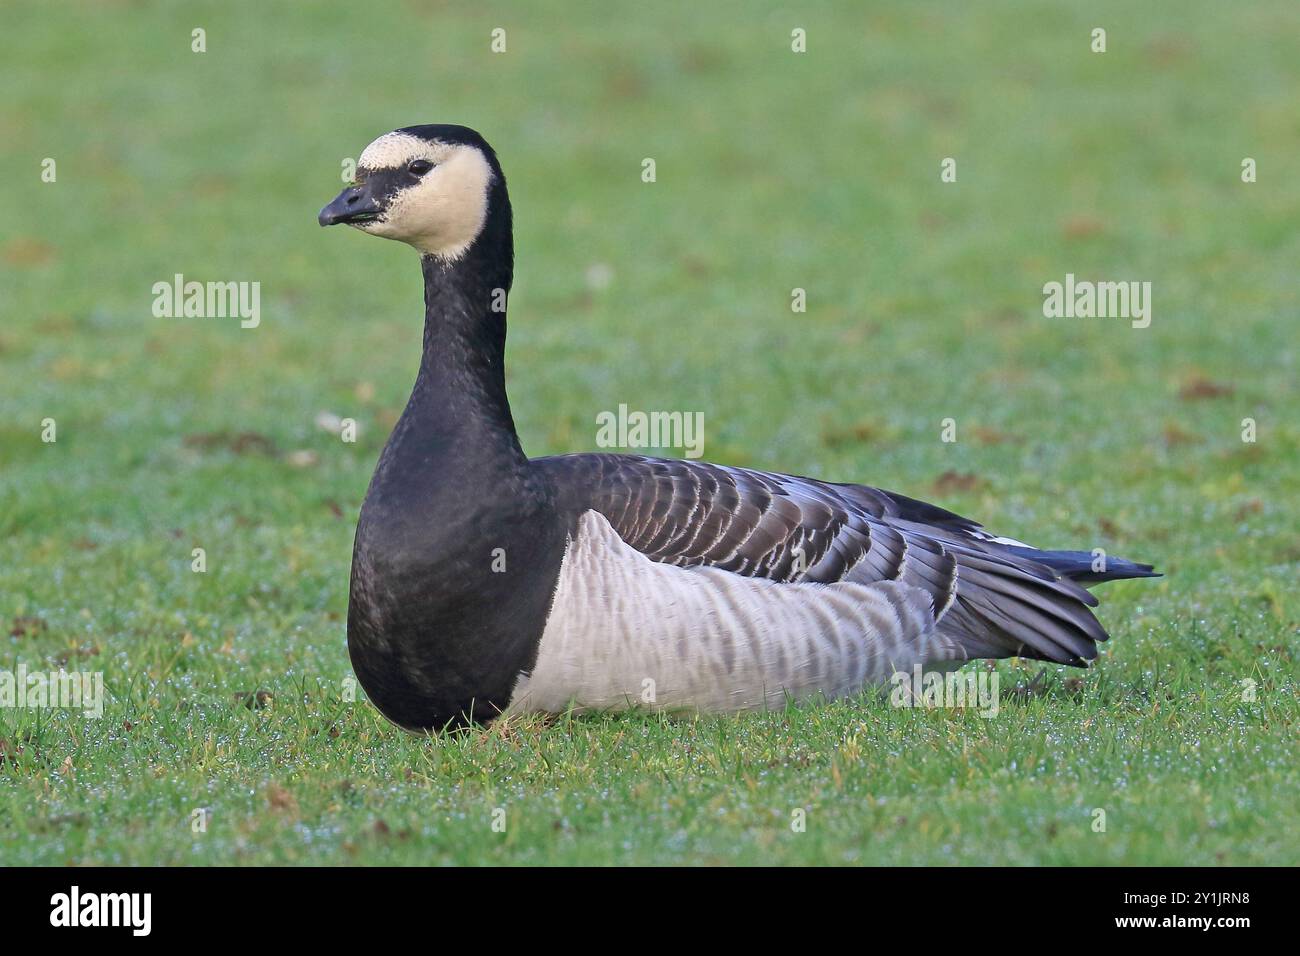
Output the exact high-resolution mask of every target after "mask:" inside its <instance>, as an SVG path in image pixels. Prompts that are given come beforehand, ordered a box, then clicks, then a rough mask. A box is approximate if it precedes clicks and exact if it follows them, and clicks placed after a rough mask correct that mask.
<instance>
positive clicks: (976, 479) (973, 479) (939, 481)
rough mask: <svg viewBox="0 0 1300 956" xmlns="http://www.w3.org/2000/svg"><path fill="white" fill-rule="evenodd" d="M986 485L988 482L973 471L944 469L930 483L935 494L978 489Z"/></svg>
mask: <svg viewBox="0 0 1300 956" xmlns="http://www.w3.org/2000/svg"><path fill="white" fill-rule="evenodd" d="M987 487H988V482H987V481H985V480H984V479H983V478H981V477H980V476H979V475H977V474H975V473H974V472H973V471H953V470H952V469H949V470H948V471H945V472H944V473H943V474H942V475H940V476H939V477H938V478H936V479H934V482H933V483H932V484H931V485H930V489H931V490H932V491H933V492H934V493H935V494H936V495H949V494H953V493H955V492H959V491H979V490H981V489H983V488H987Z"/></svg>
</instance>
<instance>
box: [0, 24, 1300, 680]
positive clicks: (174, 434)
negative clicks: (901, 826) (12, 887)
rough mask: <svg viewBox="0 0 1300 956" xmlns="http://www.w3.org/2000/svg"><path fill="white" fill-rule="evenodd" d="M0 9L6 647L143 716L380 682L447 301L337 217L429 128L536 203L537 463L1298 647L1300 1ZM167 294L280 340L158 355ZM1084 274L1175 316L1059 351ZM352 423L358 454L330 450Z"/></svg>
mask: <svg viewBox="0 0 1300 956" xmlns="http://www.w3.org/2000/svg"><path fill="white" fill-rule="evenodd" d="M4 19H5V28H4V30H3V32H2V33H0V76H2V77H3V90H4V94H5V95H4V103H3V105H2V106H0V164H2V168H3V171H4V176H3V185H0V190H2V191H3V194H2V195H3V201H2V202H0V209H3V210H4V212H3V213H2V214H0V218H2V219H3V222H4V226H3V231H2V232H0V316H2V318H0V402H3V416H0V539H3V542H4V548H3V560H0V616H3V618H4V619H5V622H6V623H8V622H17V621H19V620H33V619H34V620H39V621H41V624H40V629H39V633H38V634H36V635H35V637H32V636H31V635H26V636H11V637H10V638H8V640H9V641H10V651H11V654H18V653H30V652H31V649H33V648H34V649H35V650H36V652H37V653H38V654H40V655H44V656H46V657H48V658H49V659H51V660H54V659H57V658H58V657H59V656H60V655H70V656H68V657H67V659H70V660H78V659H84V658H89V657H95V658H97V660H96V661H95V666H96V667H107V668H108V669H109V670H110V675H111V674H112V673H113V671H114V669H115V668H116V669H119V671H120V674H119V676H120V678H121V680H120V682H129V679H130V678H129V675H131V674H132V673H134V672H135V670H136V669H138V668H139V667H140V666H141V664H142V662H143V663H144V664H145V665H147V666H148V667H150V668H152V670H151V671H150V673H151V675H152V676H151V679H152V680H154V681H156V682H159V684H155V685H152V686H159V685H165V684H166V683H167V682H168V681H173V682H180V684H181V685H182V686H183V685H185V684H186V682H193V683H195V684H196V685H202V686H217V687H227V686H231V687H243V686H245V685H247V686H254V685H256V684H257V683H258V682H259V680H261V679H263V677H262V675H264V674H270V673H275V674H282V673H283V672H284V670H285V667H286V662H287V666H288V667H289V669H290V673H291V674H292V673H297V674H321V673H324V674H332V675H335V676H338V675H341V674H344V673H346V671H347V660H346V652H345V650H344V645H343V624H342V619H341V618H342V615H343V613H344V610H345V606H346V581H347V573H348V562H349V558H350V546H351V537H352V532H353V529H354V526H355V518H356V513H357V509H358V507H359V505H360V502H361V499H362V496H363V494H364V491H365V488H366V483H367V480H368V478H369V475H370V472H371V469H372V468H373V465H374V461H375V458H376V456H377V454H378V452H379V449H380V448H381V447H382V444H383V442H384V440H385V438H386V437H387V434H388V431H389V429H390V428H391V426H392V424H393V422H394V421H395V419H396V416H397V415H398V413H399V412H400V410H401V408H402V406H403V404H404V402H405V399H406V396H407V393H408V389H409V387H410V383H411V381H412V380H413V378H414V374H415V369H416V366H417V362H418V354H419V343H420V336H421V321H422V309H421V298H420V296H421V282H420V273H419V269H418V266H417V260H416V257H415V255H414V253H413V252H411V250H409V249H408V248H406V247H404V246H401V245H398V244H395V243H386V242H378V241H374V240H372V239H369V238H367V237H364V236H361V235H358V234H354V233H352V232H350V231H343V230H329V231H325V230H322V229H320V228H319V227H318V226H317V224H316V213H317V211H318V210H319V209H320V207H321V206H322V205H324V204H325V203H326V202H327V201H328V200H329V199H330V198H332V197H333V196H334V195H335V194H336V193H337V192H338V191H339V189H340V188H341V186H342V183H341V172H342V169H343V164H344V163H345V161H346V160H348V159H349V158H352V159H355V158H356V157H357V156H358V155H359V153H360V151H361V150H362V149H363V148H364V146H365V145H366V144H367V143H368V142H369V141H370V140H371V139H373V138H374V137H376V136H377V135H379V134H381V133H383V132H385V131H387V130H390V129H392V128H395V127H400V126H406V125H412V124H419V123H435V122H437V123H442V122H449V123H461V124H465V125H468V126H472V127H474V128H476V129H478V130H479V131H480V132H482V133H483V134H484V136H485V137H486V138H487V139H488V141H489V142H491V143H492V144H493V145H494V147H495V148H496V150H497V152H498V154H499V156H500V158H501V162H502V165H503V166H504V169H505V172H506V175H507V177H508V180H509V186H510V192H511V197H512V200H513V204H514V212H515V223H516V235H515V247H516V260H517V268H516V273H515V285H514V290H513V294H512V296H511V299H510V339H509V347H508V369H509V385H510V392H511V396H512V401H513V406H514V412H515V418H516V421H517V423H518V425H519V429H520V432H521V436H522V440H523V444H524V447H525V449H526V450H527V451H528V452H529V453H530V454H533V455H541V454H552V453H560V452H568V451H584V450H594V448H595V437H596V415H597V414H598V413H599V412H601V411H603V410H613V409H617V407H618V405H619V404H620V403H626V404H627V405H628V406H629V407H631V408H633V409H645V410H654V409H667V410H683V411H702V412H704V415H705V445H704V457H705V458H706V459H708V460H712V461H717V462H721V463H730V464H743V465H748V466H753V467H758V468H763V469H771V470H781V471H788V472H793V473H800V474H811V475H815V476H818V477H822V478H826V479H830V480H835V481H861V482H866V483H871V484H876V485H880V486H883V487H887V488H891V489H894V490H897V491H900V492H903V493H905V494H909V495H912V496H915V497H922V498H927V499H929V500H933V501H935V502H937V503H939V504H942V505H944V506H946V507H949V508H952V509H954V510H957V511H960V512H963V513H965V514H968V515H970V516H971V517H974V518H976V519H978V520H981V521H983V522H984V523H985V524H987V525H989V526H991V527H993V528H994V529H996V530H997V531H998V532H1000V533H1004V534H1009V535H1013V536H1016V537H1021V538H1025V539H1028V540H1030V541H1032V542H1034V543H1038V544H1041V545H1044V546H1077V547H1083V548H1089V547H1104V548H1106V549H1107V550H1109V551H1113V552H1114V553H1119V554H1123V555H1125V556H1126V557H1130V558H1134V559H1138V560H1145V561H1153V562H1155V563H1156V564H1158V565H1159V566H1160V567H1161V568H1162V570H1165V571H1167V572H1170V574H1169V576H1168V577H1167V578H1165V579H1164V580H1163V581H1162V582H1160V583H1159V584H1155V585H1151V586H1147V587H1145V588H1143V589H1125V588H1120V589H1118V590H1116V591H1114V592H1112V598H1111V601H1112V603H1110V604H1109V605H1108V608H1109V610H1108V612H1107V613H1103V619H1107V620H1108V623H1109V624H1110V625H1111V629H1112V631H1113V632H1116V633H1117V634H1122V635H1123V636H1124V644H1123V647H1122V648H1121V649H1120V650H1119V651H1116V653H1121V652H1122V653H1125V654H1131V655H1135V658H1136V657H1142V656H1143V655H1156V656H1161V657H1170V656H1172V657H1177V656H1179V655H1182V654H1186V653H1189V651H1188V648H1189V647H1191V648H1198V647H1199V648H1200V652H1204V651H1205V649H1206V647H1207V646H1211V645H1213V644H1214V642H1215V641H1220V640H1222V641H1224V642H1226V643H1225V644H1224V646H1225V647H1229V648H1230V650H1228V651H1223V653H1238V654H1240V655H1242V656H1243V659H1247V658H1249V657H1250V656H1251V655H1252V653H1253V651H1252V648H1253V647H1254V644H1255V638H1252V639H1251V642H1249V644H1248V645H1241V646H1240V647H1238V646H1237V645H1234V644H1232V643H1231V640H1232V638H1231V634H1232V633H1235V632H1234V631H1233V627H1231V626H1229V625H1228V624H1227V623H1226V618H1225V615H1228V614H1229V609H1232V610H1231V614H1232V615H1233V616H1234V617H1245V618H1248V619H1250V620H1254V621H1257V622H1259V623H1260V627H1261V630H1260V632H1259V635H1258V641H1261V642H1264V643H1263V644H1261V645H1260V646H1264V645H1268V644H1269V642H1272V643H1273V644H1276V643H1278V642H1279V641H1281V642H1284V643H1287V644H1288V645H1289V642H1290V641H1291V639H1292V638H1293V636H1294V622H1295V606H1294V603H1288V602H1294V597H1293V595H1292V593H1291V592H1292V590H1293V585H1294V580H1295V570H1296V562H1297V560H1298V559H1300V541H1298V540H1297V520H1296V519H1297V500H1296V499H1297V494H1296V492H1297V488H1300V465H1298V460H1297V446H1298V444H1300V433H1298V431H1297V415H1296V413H1297V410H1298V405H1297V397H1296V389H1295V382H1296V378H1297V370H1296V364H1295V345H1296V339H1297V328H1298V324H1297V308H1298V307H1300V278H1298V277H1297V270H1296V265H1297V262H1298V261H1300V243H1298V241H1297V230H1296V223H1297V216H1298V215H1300V167H1298V166H1297V156H1300V113H1297V110H1296V104H1297V93H1298V91H1300V87H1298V82H1297V81H1298V80H1300V5H1297V4H1295V3H1293V2H1266V3H1255V4H1233V5H1229V4H1222V3H1218V2H1208V0H1207V2H1188V3H1143V4H1133V3H1129V2H1101V3H1093V4H1088V5H1087V6H1086V8H1085V7H1082V6H1073V5H1066V4H1053V3H1011V2H993V3H981V4H949V3H937V2H934V3H931V2H919V3H918V2H881V3H871V4H861V3H852V2H844V3H816V4H781V5H778V6H769V7H766V8H765V7H764V6H763V5H756V4H742V3H716V4H715V3H710V4H701V3H684V2H682V3H662V4H640V3H621V2H620V3H589V4H582V3H563V4H561V3H484V4H453V3H418V2H404V3H391V4H328V5H327V4H318V3H282V4H265V3H256V2H234V3H203V2H198V3H164V2H157V3H152V2H127V0H122V2H96V3H77V4H73V3H68V4H64V3H45V4H16V5H11V6H9V7H8V8H7V9H6V12H5V15H4ZM1095 27H1103V28H1104V29H1105V30H1106V31H1107V50H1106V52H1105V53H1103V54H1099V53H1094V52H1092V49H1091V45H1092V38H1091V31H1092V30H1093V29H1094V28H1095ZM498 28H500V29H503V30H504V31H505V43H506V51H505V52H504V53H495V52H493V50H492V31H493V30H494V29H498ZM195 29H202V30H203V31H204V38H205V46H206V52H202V53H198V52H194V51H193V50H192V43H193V36H194V35H193V31H194V30H195ZM795 29H802V30H804V31H806V38H807V39H806V52H804V53H795V52H793V51H792V49H791V43H792V39H791V33H792V30H795ZM945 157H953V158H955V159H956V161H957V181H956V182H955V183H949V184H945V183H942V182H941V181H940V163H941V161H942V160H943V159H944V158H945ZM1247 157H1249V158H1253V159H1254V160H1256V162H1257V169H1258V181H1257V182H1255V183H1250V184H1248V183H1243V182H1242V178H1241V164H1242V161H1243V159H1245V158H1247ZM47 158H52V159H54V160H55V161H56V164H57V165H56V168H57V178H56V180H55V181H54V182H44V181H42V170H43V165H42V164H43V161H44V160H45V159H47ZM646 158H653V159H654V160H655V164H656V181H655V182H654V183H649V184H648V183H643V182H642V179H641V171H642V161H643V160H644V159H646ZM176 273H181V274H183V275H184V276H185V278H186V279H187V280H197V281H202V282H206V281H210V280H212V281H256V282H259V283H260V286H261V317H260V324H259V326H258V327H257V328H252V329H245V328H241V327H240V323H239V322H238V320H237V319H221V318H204V319H200V318H158V317H155V316H154V315H153V313H152V311H151V309H152V304H153V298H154V296H153V293H152V292H151V289H152V286H153V284H154V283H156V282H159V281H164V282H169V281H171V279H172V277H173V276H174V275H175V274H176ZM1067 273H1073V274H1075V275H1076V276H1078V277H1079V278H1090V279H1107V280H1137V281H1150V282H1151V283H1152V286H1153V319H1152V323H1151V326H1150V327H1149V328H1147V329H1141V330H1139V329H1133V328H1131V327H1130V324H1129V323H1128V322H1127V321H1126V320H1123V319H1100V318H1094V319H1048V318H1044V316H1043V314H1042V303H1043V294H1042V287H1043V285H1044V283H1047V282H1052V281H1063V280H1064V277H1065V275H1066V274H1067ZM795 288H802V289H804V290H806V296H807V311H806V312H804V313H794V312H792V311H791V292H792V289H795ZM346 417H350V418H353V419H355V420H356V421H357V422H358V425H359V440H358V441H357V442H356V443H355V444H345V443H343V442H341V441H340V440H339V438H338V436H337V434H336V433H334V432H333V431H331V430H330V423H331V422H334V421H336V420H337V419H338V418H346ZM948 417H951V418H954V419H955V420H956V422H957V426H958V441H957V442H955V443H944V442H941V441H940V429H941V422H942V420H943V419H945V418H948ZM50 418H52V419H54V420H55V421H56V422H57V442H56V443H54V444H47V443H44V442H42V441H41V440H40V439H41V429H42V426H41V423H42V421H43V420H45V419H50ZM1246 418H1252V419H1254V420H1255V421H1256V422H1257V425H1258V435H1259V439H1258V441H1257V442H1255V443H1245V442H1243V441H1242V438H1241V431H1242V421H1243V419H1246ZM196 547H203V548H205V549H206V552H207V554H208V562H209V571H208V573H207V575H206V577H205V578H203V580H202V581H201V582H200V581H198V580H197V579H198V578H199V577H200V576H198V575H194V574H191V572H190V561H191V557H190V555H191V552H192V549H193V548H196ZM1206 620H1208V621H1210V622H1212V623H1211V624H1209V625H1206V626H1204V627H1201V626H1200V625H1197V624H1195V623H1194V622H1196V621H1206ZM1216 621H1217V622H1219V623H1218V624H1217V625H1216V624H1215V623H1213V622H1216ZM12 629H15V630H21V629H22V628H21V626H20V625H18V624H14V625H13V628H12ZM1278 635H1284V637H1279V636H1278ZM33 639H34V640H37V641H38V642H40V643H38V644H35V645H32V644H30V643H23V642H24V641H30V640H33ZM2 640H4V638H3V637H0V641H2ZM186 642H188V643H186ZM1112 646H1113V647H1117V646H1118V642H1116V644H1114V645H1112ZM1231 648H1236V650H1231ZM155 664H156V665H157V666H156V667H154V665H155ZM1138 666H1140V665H1138ZM110 680H111V678H110Z"/></svg>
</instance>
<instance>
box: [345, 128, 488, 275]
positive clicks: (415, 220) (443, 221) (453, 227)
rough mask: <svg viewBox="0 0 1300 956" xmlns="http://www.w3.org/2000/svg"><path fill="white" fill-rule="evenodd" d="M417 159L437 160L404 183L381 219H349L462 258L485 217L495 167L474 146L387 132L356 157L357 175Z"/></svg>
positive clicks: (442, 256)
mask: <svg viewBox="0 0 1300 956" xmlns="http://www.w3.org/2000/svg"><path fill="white" fill-rule="evenodd" d="M417 159H423V160H427V161H428V162H431V163H433V164H434V165H433V169H431V170H429V171H428V172H427V173H425V174H424V176H423V177H422V178H420V179H419V180H417V181H416V182H414V183H412V184H411V185H409V186H406V187H404V188H403V189H401V190H400V191H399V192H398V193H397V194H396V195H395V196H394V197H393V198H392V200H391V201H390V202H389V203H388V206H387V208H386V209H385V210H384V212H383V213H382V214H381V215H380V217H379V218H378V219H375V220H372V221H370V222H361V223H351V224H350V225H353V226H354V227H355V228H357V229H360V230H361V231H363V232H368V233H370V234H371V235H372V236H382V237H384V238H385V239H398V240H400V241H402V242H405V243H407V244H409V245H411V246H414V247H415V248H416V249H418V250H419V251H420V252H421V253H422V254H424V255H429V256H436V257H438V258H440V259H453V260H454V259H458V258H460V257H461V256H462V255H464V254H465V250H467V249H468V248H469V247H470V245H471V244H472V243H473V242H474V240H475V239H477V238H478V234H479V232H481V231H482V229H483V223H484V222H486V221H487V207H488V188H489V187H490V186H491V184H492V167H491V166H490V165H488V161H487V157H486V156H484V155H483V153H482V152H480V151H479V150H478V149H476V148H474V147H473V146H465V145H461V144H456V143H440V142H429V141H428V140H424V139H421V138H420V137H418V136H412V135H411V134H410V133H385V134H384V135H383V136H381V137H379V138H378V139H377V140H375V141H374V142H373V143H371V144H370V145H369V146H367V147H366V148H365V151H364V152H363V153H362V154H361V158H360V159H359V160H358V161H357V179H358V181H362V180H364V179H365V177H366V174H367V173H370V172H378V171H381V170H388V169H404V168H405V167H406V166H409V165H410V164H411V163H412V162H414V161H415V160H417Z"/></svg>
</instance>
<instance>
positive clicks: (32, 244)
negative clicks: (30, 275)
mask: <svg viewBox="0 0 1300 956" xmlns="http://www.w3.org/2000/svg"><path fill="white" fill-rule="evenodd" d="M58 252H59V250H58V249H56V248H55V247H54V246H52V245H50V244H49V243H48V242H46V241H45V240H43V239H33V238H31V237H30V236H20V237H18V238H17V239H10V240H9V241H8V242H6V243H5V244H4V250H3V252H2V253H0V254H2V255H3V256H4V260H5V262H7V263H9V264H10V265H11V266H17V267H19V268H21V269H29V268H31V267H33V266H43V265H45V264H47V263H50V262H53V261H54V260H55V259H56V258H57V257H58Z"/></svg>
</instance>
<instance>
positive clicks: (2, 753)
mask: <svg viewBox="0 0 1300 956" xmlns="http://www.w3.org/2000/svg"><path fill="white" fill-rule="evenodd" d="M22 754H23V748H22V747H21V746H19V745H18V744H15V743H11V742H10V741H9V739H8V738H7V737H0V766H3V765H4V764H5V762H6V761H8V762H9V763H15V764H16V763H17V762H18V758H19V757H21V756H22Z"/></svg>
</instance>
